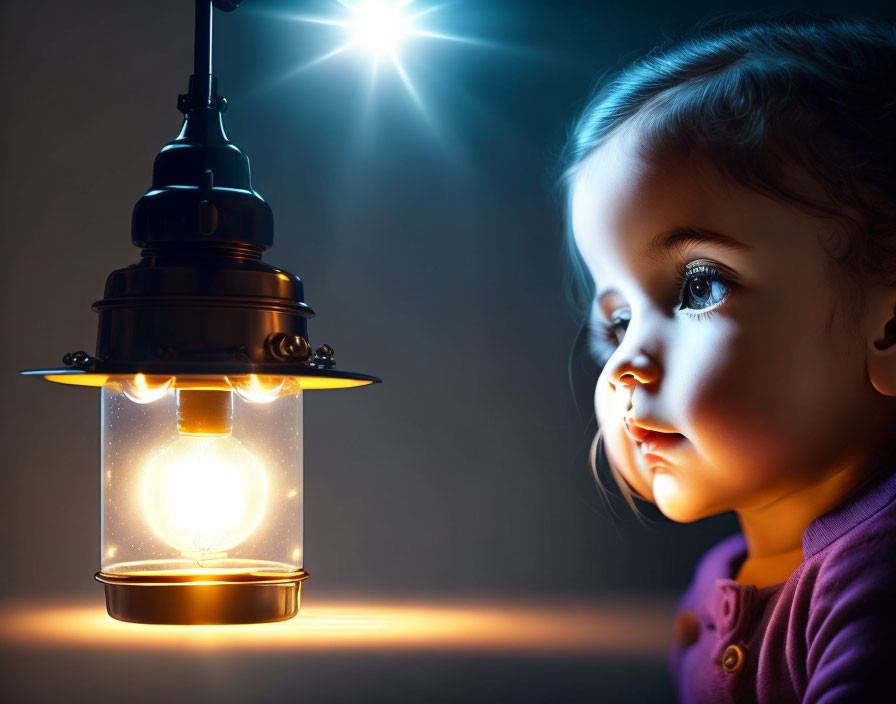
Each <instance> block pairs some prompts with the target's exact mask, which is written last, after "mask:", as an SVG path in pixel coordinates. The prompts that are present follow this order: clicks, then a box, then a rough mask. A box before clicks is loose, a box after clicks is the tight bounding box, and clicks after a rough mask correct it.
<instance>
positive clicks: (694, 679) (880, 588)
mask: <svg viewBox="0 0 896 704" xmlns="http://www.w3.org/2000/svg"><path fill="white" fill-rule="evenodd" d="M745 554H746V546H745V542H744V538H743V536H742V535H734V536H731V537H730V538H728V539H727V540H724V541H723V542H721V543H719V544H718V545H716V546H715V547H714V548H712V549H711V550H710V551H709V552H708V553H707V554H706V555H705V556H704V557H703V559H702V560H701V562H700V564H699V566H698V567H697V570H696V573H695V575H694V579H693V581H692V582H691V585H690V587H689V588H688V590H687V592H685V595H684V596H683V597H682V600H681V604H680V610H679V613H678V616H677V618H676V621H675V630H676V636H677V640H676V643H675V645H674V646H673V648H672V651H671V653H670V662H669V665H670V669H671V672H672V676H673V679H674V680H675V683H676V687H677V690H678V696H679V698H680V700H681V702H682V704H697V703H698V702H701V703H702V702H760V703H761V704H767V703H768V704H771V703H774V704H778V703H782V702H788V703H789V702H804V703H806V704H809V703H811V704H815V703H817V704H834V703H835V702H836V703H840V702H850V703H852V702H859V703H862V704H866V703H870V702H896V474H892V475H890V476H888V477H886V478H885V479H883V480H882V481H879V482H878V483H876V484H875V485H874V486H871V487H869V488H867V489H866V490H864V491H862V492H861V493H859V494H857V495H856V496H855V497H853V498H851V499H849V500H848V501H847V502H846V503H845V504H843V505H842V506H840V507H839V508H837V509H835V510H833V511H831V512H830V513H827V514H825V515H824V516H821V517H820V518H818V519H817V520H816V521H814V522H813V523H812V524H811V525H810V526H809V527H808V528H807V529H806V532H805V534H804V535H803V562H802V563H800V565H799V566H798V567H797V568H796V570H794V572H793V574H791V575H790V577H789V578H788V580H787V581H786V582H784V583H783V584H778V585H775V586H771V587H764V588H762V589H757V588H756V587H754V586H750V585H742V584H738V583H737V582H735V581H734V579H733V577H734V574H735V572H736V570H737V567H738V566H739V565H740V563H741V562H742V561H743V559H744V557H745Z"/></svg>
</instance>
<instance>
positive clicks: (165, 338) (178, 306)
mask: <svg viewBox="0 0 896 704" xmlns="http://www.w3.org/2000/svg"><path fill="white" fill-rule="evenodd" d="M213 2H214V5H215V7H218V8H219V9H221V10H225V11H231V10H234V9H235V8H236V6H237V5H239V4H240V2H241V0H229V1H228V0H213ZM212 11H213V10H212V2H211V1H210V0H196V46H195V66H194V71H193V75H192V76H191V77H190V83H189V90H188V92H187V93H186V94H184V95H181V96H179V99H178V109H179V110H180V111H181V112H182V113H183V114H184V122H183V128H182V130H181V132H180V134H179V135H178V137H177V138H176V139H175V140H174V141H173V142H171V143H170V144H168V145H166V146H165V147H164V148H163V149H162V151H161V153H160V154H159V155H158V156H157V157H156V160H155V165H154V168H153V180H152V187H151V188H150V189H149V190H148V191H147V192H146V194H145V195H144V196H143V197H142V198H141V199H140V200H139V201H138V202H137V205H136V206H135V208H134V213H133V219H132V229H131V233H132V234H131V239H132V241H133V243H134V244H135V245H136V246H137V247H140V249H141V259H140V261H139V262H138V263H137V264H134V265H132V266H129V267H126V268H124V269H118V270H116V271H113V272H112V273H111V274H110V275H109V277H108V279H107V281H106V288H105V295H104V297H103V299H102V300H100V301H97V302H96V303H94V305H93V308H94V310H95V311H96V312H97V313H98V314H99V332H98V339H97V351H96V355H95V356H93V355H89V354H87V353H86V352H74V353H70V354H67V355H65V356H64V358H63V362H64V365H65V366H64V368H61V369H40V370H32V371H27V372H23V374H30V375H38V376H42V377H43V378H45V379H47V380H48V381H52V382H56V383H61V384H72V385H78V386H92V387H97V388H100V389H101V394H102V402H101V414H102V435H101V444H102V453H101V454H102V468H101V487H102V536H101V551H102V552H101V555H102V557H101V565H100V571H99V572H98V573H97V575H96V578H97V580H98V581H100V582H101V583H103V585H104V588H105V596H106V608H107V611H108V613H109V615H110V616H112V617H114V618H117V619H120V620H124V621H134V622H139V623H189V624H192V623H251V622H264V621H278V620H283V619H287V618H291V617H292V616H294V615H295V614H296V613H297V612H298V609H299V597H300V593H301V585H302V581H303V580H304V579H306V578H307V576H308V574H307V572H305V570H304V568H303V542H302V504H303V500H304V494H303V491H302V472H303V467H302V396H303V392H304V391H305V390H307V389H333V388H346V387H351V386H362V385H365V384H370V383H374V382H377V381H379V380H378V379H376V378H374V377H371V376H366V375H363V374H354V373H349V372H343V371H337V370H336V369H335V367H334V359H333V350H332V348H330V347H329V346H327V345H322V346H320V347H318V348H317V350H316V351H315V350H314V349H313V348H312V346H311V344H310V343H309V341H308V340H309V338H308V330H307V321H308V319H309V318H311V317H312V316H313V315H314V313H313V311H312V310H311V308H309V307H308V305H306V304H305V302H304V292H303V288H302V282H301V280H300V279H299V278H298V277H297V276H294V275H293V274H289V273H287V272H285V271H283V270H281V269H278V268H275V267H273V266H270V265H268V264H265V263H264V262H262V260H261V253H262V251H263V250H265V249H267V248H268V247H270V246H271V244H272V242H273V218H272V214H271V209H270V207H269V206H268V204H267V203H266V202H265V201H264V200H263V199H262V198H261V196H259V194H258V193H256V192H255V191H254V190H253V189H252V184H251V182H250V177H249V161H248V159H247V158H246V156H245V155H244V154H243V153H242V152H241V151H240V150H239V149H238V148H237V147H236V146H235V145H234V144H232V143H231V142H230V141H229V140H228V139H227V136H226V135H225V133H224V128H223V124H222V119H221V116H222V113H223V112H224V111H225V109H226V105H227V103H226V101H225V100H224V98H222V97H221V96H219V95H218V92H217V79H216V77H215V76H214V75H212V73H211V36H212V33H211V32H212Z"/></svg>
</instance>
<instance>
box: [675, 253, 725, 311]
mask: <svg viewBox="0 0 896 704" xmlns="http://www.w3.org/2000/svg"><path fill="white" fill-rule="evenodd" d="M680 282H681V305H680V306H679V310H687V309H690V310H703V309H706V308H711V307H712V306H714V305H716V304H717V303H720V302H722V301H723V300H725V297H726V296H727V295H728V293H729V292H730V291H731V284H730V282H729V281H728V279H727V278H726V277H725V276H723V275H722V273H721V272H720V271H719V270H718V269H717V268H716V267H714V266H710V265H708V264H696V265H694V264H690V265H688V266H687V267H686V268H685V270H684V271H683V272H682V273H681V276H680Z"/></svg>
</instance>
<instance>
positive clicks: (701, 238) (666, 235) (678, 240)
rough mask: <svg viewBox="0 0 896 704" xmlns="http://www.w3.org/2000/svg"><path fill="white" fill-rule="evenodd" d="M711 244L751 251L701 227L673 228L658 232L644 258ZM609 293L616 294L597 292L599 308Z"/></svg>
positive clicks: (609, 291) (719, 233)
mask: <svg viewBox="0 0 896 704" xmlns="http://www.w3.org/2000/svg"><path fill="white" fill-rule="evenodd" d="M696 244H711V245H715V246H716V247H721V248H722V249H728V250H731V251H735V252H743V251H746V250H749V249H751V247H750V245H748V244H744V243H743V242H741V241H740V240H737V239H735V238H734V237H731V236H730V235H724V234H722V233H721V232H715V231H714V230H707V229H705V228H702V227H674V228H672V229H670V230H666V231H664V232H660V233H659V234H658V235H656V236H655V237H654V238H653V239H651V240H650V243H649V244H648V245H647V247H646V248H645V250H644V256H646V257H651V258H655V257H658V256H663V255H665V254H667V253H668V252H669V251H670V250H673V249H681V248H683V247H687V246H688V245H696ZM611 293H617V290H616V289H615V288H607V289H603V290H600V291H597V293H596V295H595V300H596V301H597V303H598V306H600V304H601V302H602V301H603V299H604V298H605V297H606V296H608V295H609V294H611Z"/></svg>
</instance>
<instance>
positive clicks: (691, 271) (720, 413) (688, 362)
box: [572, 130, 892, 521]
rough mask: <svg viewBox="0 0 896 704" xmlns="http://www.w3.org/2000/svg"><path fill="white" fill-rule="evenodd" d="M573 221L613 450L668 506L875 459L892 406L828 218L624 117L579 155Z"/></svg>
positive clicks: (808, 478)
mask: <svg viewBox="0 0 896 704" xmlns="http://www.w3.org/2000/svg"><path fill="white" fill-rule="evenodd" d="M572 224H573V230H574V234H575V240H576V243H577V245H578V247H579V250H580V251H581V254H582V256H583V258H584V260H585V262H586V264H587V266H588V268H589V270H590V272H591V274H592V276H593V277H594V281H595V284H596V290H597V296H596V300H595V304H594V308H593V323H594V327H595V328H597V329H598V330H603V332H602V333H601V332H598V333H597V334H598V335H603V337H604V339H605V340H606V344H607V347H608V349H607V353H608V354H609V355H610V356H609V361H608V362H607V364H606V366H605V367H604V370H603V372H602V373H601V375H600V378H599V379H598V382H597V388H596V389H595V395H594V400H595V408H596V410H597V415H598V421H599V423H600V424H601V426H602V428H603V430H604V443H605V448H606V452H607V455H608V458H609V460H610V462H611V463H612V464H613V466H614V467H615V468H616V469H617V470H618V471H619V472H620V473H621V474H622V475H623V476H624V477H625V479H626V480H627V481H628V482H629V483H630V484H631V485H632V487H633V488H634V489H636V490H637V491H638V492H639V493H640V494H642V495H643V496H645V497H646V498H649V499H652V500H653V501H654V502H655V503H656V504H657V506H658V507H659V508H660V510H661V511H662V512H663V513H665V514H666V515H667V516H669V517H670V518H672V519H675V520H679V521H691V520H695V519H698V518H702V517H704V516H708V515H712V514H716V513H719V512H722V511H727V510H741V509H751V508H760V507H763V506H766V505H769V504H771V503H772V502H774V501H776V500H777V499H780V498H782V497H784V496H787V495H789V494H792V493H793V492H795V491H799V490H800V489H802V488H805V487H807V486H809V485H811V484H814V483H817V482H820V481H821V480H823V479H825V478H826V477H828V476H831V475H833V474H834V473H836V472H837V471H838V470H840V469H843V468H844V467H845V466H848V465H849V464H853V463H857V462H863V461H866V455H867V454H868V453H869V451H870V449H871V448H872V447H873V446H874V443H875V439H879V438H880V437H882V432H883V431H882V424H883V423H884V422H887V421H889V422H892V418H885V416H886V414H887V413H889V412H890V411H889V409H890V406H889V405H887V406H884V405H883V404H884V403H885V401H884V398H885V397H883V396H882V395H881V394H878V393H877V392H875V391H874V389H873V387H872V386H871V383H870V382H869V380H868V378H867V374H866V370H865V353H864V350H865V345H866V340H865V335H864V334H863V332H862V324H861V321H860V320H857V319H853V318H851V317H850V314H849V307H848V305H847V300H846V298H847V297H846V294H845V287H844V286H843V285H841V284H840V283H838V281H837V279H836V276H837V274H836V265H834V264H833V263H832V261H831V257H830V255H829V254H828V252H827V251H826V250H825V249H823V247H822V244H821V239H822V238H825V241H826V242H829V243H835V242H836V241H837V239H836V238H837V237H839V236H840V235H841V234H842V233H841V231H840V230H839V229H838V226H837V225H836V223H835V222H834V221H832V220H825V219H821V218H817V217H813V216H811V215H809V214H807V213H806V212H805V211H802V210H800V209H798V208H797V207H795V206H792V205H789V204H787V203H785V202H783V201H778V200H774V199H772V198H769V197H767V196H764V195H761V194H760V193H758V192H755V191H752V190H748V189H746V188H744V187H742V186H739V185H736V184H734V183H733V182H731V181H730V180H728V179H725V178H724V177H723V176H721V175H720V174H719V173H718V172H717V171H715V170H714V169H713V168H712V167H711V166H710V164H709V162H708V161H705V160H702V159H700V158H697V157H695V158H693V159H691V160H689V161H687V162H684V161H682V160H677V161H675V162H672V161H671V160H670V161H669V162H663V163H662V164H660V163H658V162H657V161H656V160H648V159H646V158H644V156H642V154H641V153H640V152H639V137H638V135H637V133H636V131H635V130H624V131H622V132H620V133H619V134H618V135H617V136H615V137H613V138H612V139H610V140H609V141H608V142H607V143H606V144H605V145H604V146H603V147H601V148H600V149H598V150H597V151H596V152H595V153H594V154H593V155H591V156H589V157H588V159H587V160H586V161H585V162H584V163H583V164H582V165H581V168H580V170H579V172H578V175H577V176H576V179H575V182H574V184H573V192H572ZM688 233H690V234H694V235H696V237H695V238H688V237H686V236H685V235H686V234H688ZM664 240H665V241H666V244H667V245H670V246H665V245H664ZM652 245H653V247H652ZM626 320H629V321H630V322H628V324H627V328H626ZM617 343H618V344H617ZM626 426H628V427H626ZM650 431H654V432H650Z"/></svg>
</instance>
